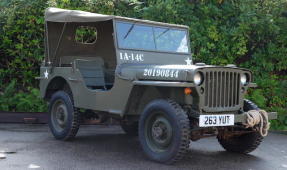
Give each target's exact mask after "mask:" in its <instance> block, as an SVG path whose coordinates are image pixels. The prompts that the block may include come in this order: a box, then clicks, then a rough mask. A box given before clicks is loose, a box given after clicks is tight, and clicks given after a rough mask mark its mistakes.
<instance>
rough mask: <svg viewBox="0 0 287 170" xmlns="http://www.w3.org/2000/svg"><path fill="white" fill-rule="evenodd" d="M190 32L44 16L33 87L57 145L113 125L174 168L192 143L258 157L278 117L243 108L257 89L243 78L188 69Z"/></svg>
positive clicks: (86, 16)
mask: <svg viewBox="0 0 287 170" xmlns="http://www.w3.org/2000/svg"><path fill="white" fill-rule="evenodd" d="M188 29H189V28H188V27H187V26H183V25H175V24H167V23H161V22H154V21H148V20H140V19H133V18H126V17H120V16H111V15H101V14H96V13H89V12H83V11H76V10H64V9H58V8H48V9H47V10H46V12H45V47H46V48H45V60H44V61H43V63H42V66H41V68H40V77H38V79H40V91H41V97H42V98H43V99H45V100H47V101H48V102H49V115H50V122H49V127H50V129H51V132H52V134H53V135H54V136H55V138H56V139H60V140H69V139H72V138H74V137H75V136H76V134H77V131H78V129H79V126H80V124H81V123H82V121H83V120H89V119H90V120H94V122H97V123H103V122H105V121H107V120H109V118H113V119H117V120H119V122H120V125H121V126H122V128H123V130H124V131H125V132H126V133H127V134H130V135H135V136H138V137H139V141H140V144H141V147H142V149H143V151H144V153H145V154H146V156H147V157H148V158H150V159H151V160H154V161H158V162H162V163H167V164H170V163H174V162H175V161H178V160H180V159H181V158H182V157H183V156H184V155H185V153H186V152H187V151H188V149H189V144H190V141H191V140H192V141H195V140H198V139H201V138H204V137H208V136H217V139H218V141H219V143H220V144H221V145H222V146H223V148H224V149H226V150H227V151H231V152H239V153H249V152H251V151H253V150H254V149H256V147H257V146H258V145H259V144H260V142H261V141H262V139H263V137H264V136H266V135H267V132H268V128H269V122H268V121H269V120H270V119H276V116H277V115H276V113H275V112H268V113H267V112H266V111H264V110H261V109H259V108H258V107H257V106H256V105H255V104H254V103H253V102H251V101H249V100H247V99H245V98H244V94H245V93H246V92H247V89H248V88H252V87H256V84H254V83H252V73H251V72H250V71H249V70H247V69H244V68H238V67H236V66H235V65H227V66H213V65H206V64H204V63H193V61H192V55H191V50H190V44H189V42H190V41H189V32H188Z"/></svg>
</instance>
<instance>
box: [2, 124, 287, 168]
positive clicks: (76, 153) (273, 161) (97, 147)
mask: <svg viewBox="0 0 287 170" xmlns="http://www.w3.org/2000/svg"><path fill="white" fill-rule="evenodd" d="M1 150H2V151H3V150H4V151H15V152H16V153H11V154H8V153H5V154H3V153H0V156H1V155H2V156H6V158H5V159H0V169H1V170H25V169H45V170H78V169H79V170H85V169H107V170H112V169H115V170H119V169H124V170H127V169H130V170H136V169H144V170H148V169H155V170H169V169H188V170H197V169H198V170H209V169H210V170H215V169H217V170H221V169H226V170H231V169H232V170H234V169H238V170H277V169H278V170H281V169H282V170H287V135H283V134H275V133H270V134H269V136H268V137H266V138H265V140H264V142H263V143H262V144H261V145H260V147H259V148H258V149H257V150H256V151H254V152H252V153H251V154H249V155H241V154H234V153H228V152H225V151H224V150H223V149H222V148H221V146H220V145H219V144H218V142H217V140H216V139H215V138H206V139H202V140H199V141H197V142H192V143H191V145H190V151H189V153H188V155H187V157H186V158H185V159H184V160H182V161H180V162H178V163H176V164H175V165H163V164H159V163H155V162H152V161H150V160H148V159H147V158H146V157H145V156H144V155H143V152H142V151H141V148H140V145H139V141H138V139H137V138H136V137H129V136H128V135H126V134H124V133H123V131H122V130H121V128H120V127H118V126H82V127H81V129H80V131H79V133H78V136H77V138H76V139H75V140H74V141H72V142H62V141H57V140H55V139H54V138H53V137H52V135H51V134H50V132H49V129H48V127H47V125H27V124H26V125H25V124H0V152H1Z"/></svg>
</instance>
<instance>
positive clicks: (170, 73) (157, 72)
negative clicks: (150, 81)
mask: <svg viewBox="0 0 287 170" xmlns="http://www.w3.org/2000/svg"><path fill="white" fill-rule="evenodd" d="M178 74H179V71H178V70H172V69H152V68H151V69H147V68H146V69H144V72H143V76H145V77H162V78H164V77H166V78H178Z"/></svg>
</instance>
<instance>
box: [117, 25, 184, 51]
mask: <svg viewBox="0 0 287 170" xmlns="http://www.w3.org/2000/svg"><path fill="white" fill-rule="evenodd" d="M116 29H117V40H118V46H119V48H122V49H136V50H147V51H159V52H173V53H189V48H188V42H187V31H186V30H184V29H180V28H170V27H161V26H153V25H147V24H140V23H130V22H123V21H117V22H116Z"/></svg>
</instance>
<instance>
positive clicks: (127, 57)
mask: <svg viewBox="0 0 287 170" xmlns="http://www.w3.org/2000/svg"><path fill="white" fill-rule="evenodd" d="M120 60H123V61H138V62H142V61H144V55H143V54H138V53H137V54H134V53H130V54H128V53H126V52H124V53H122V52H120Z"/></svg>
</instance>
